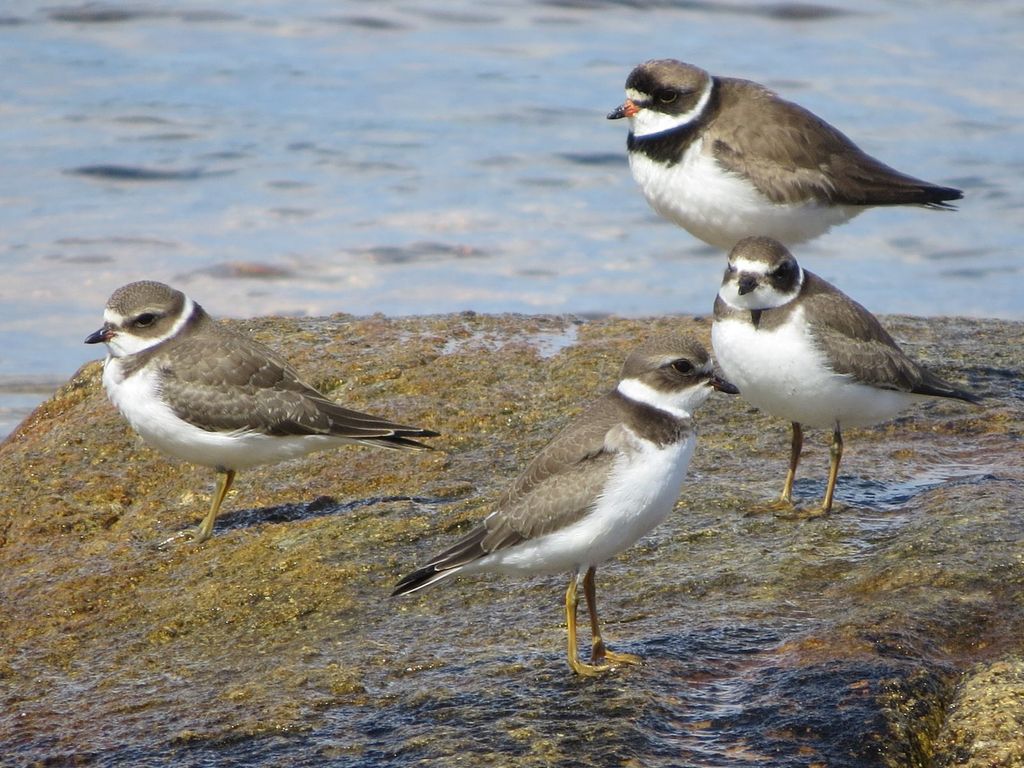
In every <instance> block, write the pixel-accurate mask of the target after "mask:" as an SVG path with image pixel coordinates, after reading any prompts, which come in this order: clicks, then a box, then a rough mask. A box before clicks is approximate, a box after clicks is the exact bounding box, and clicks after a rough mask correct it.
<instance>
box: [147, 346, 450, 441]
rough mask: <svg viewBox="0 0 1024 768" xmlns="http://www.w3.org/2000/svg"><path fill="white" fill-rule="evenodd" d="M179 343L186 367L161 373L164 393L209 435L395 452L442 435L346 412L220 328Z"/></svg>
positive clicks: (274, 357) (261, 350)
mask: <svg viewBox="0 0 1024 768" xmlns="http://www.w3.org/2000/svg"><path fill="white" fill-rule="evenodd" d="M215 327H216V328H217V331H219V332H218V333H216V334H211V333H204V334H202V335H200V336H187V337H185V338H182V339H181V340H180V341H179V343H178V344H177V345H176V349H175V353H176V356H177V357H178V358H179V359H180V360H181V361H182V363H184V364H185V365H179V366H174V365H172V364H167V365H165V366H163V367H162V368H161V370H160V374H161V391H162V393H163V396H164V399H165V400H166V401H167V403H168V405H170V407H171V408H172V409H173V410H174V412H175V414H176V415H177V416H178V417H179V418H181V419H183V420H185V421H188V422H189V423H191V424H194V425H195V426H197V427H199V428H200V429H205V430H209V431H218V432H231V431H236V430H246V429H251V430H255V431H259V432H264V433H266V434H269V435H333V436H337V437H347V438H351V439H353V440H370V441H372V442H374V443H377V444H382V445H387V444H391V445H392V446H393V447H421V448H425V447H426V446H424V445H421V444H420V443H417V442H416V441H414V440H408V439H407V438H408V436H416V437H432V436H435V435H436V434H437V433H436V432H432V431H430V430H425V429H419V428H417V427H410V426H405V425H402V424H396V423H394V422H391V421H388V420H386V419H381V418H378V417H376V416H371V415H369V414H365V413H361V412H359V411H354V410H351V409H348V408H345V407H343V406H341V405H338V404H337V403H335V402H333V401H332V400H329V399H327V398H326V397H324V396H323V395H322V394H320V393H319V392H318V391H317V390H315V389H314V388H313V387H311V386H309V385H308V384H306V383H305V382H303V381H302V380H301V379H300V378H299V375H298V373H297V372H296V370H295V369H294V368H292V366H291V365H290V364H289V363H288V362H287V361H286V360H285V359H284V358H282V357H281V356H280V355H278V354H277V353H276V352H274V351H273V350H271V349H269V348H268V347H265V346H264V345H262V344H260V343H259V342H256V341H254V340H252V339H250V338H249V337H247V336H245V335H243V334H240V333H235V332H233V331H231V330H229V329H226V328H222V327H219V326H215Z"/></svg>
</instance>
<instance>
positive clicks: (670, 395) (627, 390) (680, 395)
mask: <svg viewBox="0 0 1024 768" xmlns="http://www.w3.org/2000/svg"><path fill="white" fill-rule="evenodd" d="M616 389H617V390H618V391H619V394H621V395H623V396H624V397H627V398H629V399H630V400H632V401H634V402H637V403H643V404H644V405H649V406H651V407H652V408H657V409H658V410H659V411H665V412H666V413H670V414H672V415H673V416H675V417H676V418H680V419H688V418H690V417H691V415H692V414H693V412H694V411H695V410H696V409H697V406H699V405H700V404H701V403H703V402H704V401H705V400H707V399H708V395H710V394H711V387H710V386H707V385H706V384H697V385H695V386H692V387H687V388H686V389H681V390H677V391H675V392H662V391H661V390H658V389H655V388H654V387H652V386H650V385H649V384H645V383H644V382H642V381H640V379H623V380H622V381H620V382H619V385H618V386H617V387H616Z"/></svg>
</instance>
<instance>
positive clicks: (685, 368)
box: [672, 360, 693, 373]
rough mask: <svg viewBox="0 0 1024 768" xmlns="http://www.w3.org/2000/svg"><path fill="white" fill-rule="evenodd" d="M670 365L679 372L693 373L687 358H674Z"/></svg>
mask: <svg viewBox="0 0 1024 768" xmlns="http://www.w3.org/2000/svg"><path fill="white" fill-rule="evenodd" d="M672 367H673V368H674V369H675V370H676V371H678V372H679V373H693V363H691V362H690V361H689V360H675V361H673V363H672Z"/></svg>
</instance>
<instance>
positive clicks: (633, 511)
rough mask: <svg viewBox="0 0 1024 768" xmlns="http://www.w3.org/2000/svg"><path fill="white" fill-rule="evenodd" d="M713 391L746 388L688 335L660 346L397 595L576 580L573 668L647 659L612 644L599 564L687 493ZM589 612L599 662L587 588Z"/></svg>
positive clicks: (571, 608) (587, 671)
mask: <svg viewBox="0 0 1024 768" xmlns="http://www.w3.org/2000/svg"><path fill="white" fill-rule="evenodd" d="M712 389H721V390H723V391H727V392H733V393H734V392H735V389H734V388H732V387H731V386H730V385H729V384H728V383H727V382H724V381H722V380H721V379H719V378H717V377H716V376H715V374H714V372H713V371H712V367H711V361H710V359H709V358H708V354H707V351H706V350H705V349H704V347H703V346H702V345H701V344H699V343H698V342H696V341H694V340H692V339H689V338H685V337H678V336H660V337H656V338H653V339H651V340H650V341H648V342H647V343H645V344H644V345H642V346H641V347H639V348H638V349H636V350H635V351H633V353H632V354H630V355H629V357H627V358H626V361H625V363H624V365H623V366H622V374H621V377H620V380H619V383H618V386H616V387H615V389H613V390H612V391H611V392H609V393H608V394H606V395H605V396H604V397H602V398H601V399H599V400H597V401H596V402H595V403H593V404H592V405H591V406H590V407H589V408H588V409H587V410H585V411H584V412H583V413H582V414H580V415H579V416H578V417H576V418H575V419H574V420H573V421H571V422H570V423H569V424H568V426H566V427H565V428H564V429H563V430H562V431H561V433H559V434H558V435H557V436H556V437H555V438H554V439H553V440H552V441H551V442H550V443H548V445H547V447H545V448H544V449H543V450H542V451H541V452H540V453H539V454H537V456H536V457H534V459H533V461H531V462H530V463H529V465H528V466H527V467H526V469H525V470H524V471H523V473H522V474H521V475H520V476H519V477H518V478H517V479H516V480H515V482H513V483H512V485H511V486H509V488H508V489H507V490H506V491H505V492H504V494H502V496H501V498H500V499H499V500H498V502H497V504H496V506H495V507H494V509H493V511H492V512H491V513H490V514H489V515H488V516H487V517H486V518H485V519H484V520H483V522H482V523H481V524H480V525H479V526H477V527H476V528H474V529H473V530H471V531H470V532H469V533H468V534H466V536H464V537H463V538H462V539H460V540H459V541H457V542H456V543H455V544H454V545H452V546H451V547H450V548H448V549H446V550H445V551H444V552H442V553H441V554H439V555H438V556H437V557H434V558H432V559H431V560H430V561H429V562H428V563H427V564H426V565H424V566H423V567H421V568H419V569H417V570H416V571H414V572H412V573H410V574H409V575H408V576H406V577H405V578H403V579H402V580H401V581H400V582H399V583H398V585H397V586H396V587H395V590H394V592H393V593H392V594H393V595H400V594H406V593H409V592H415V591H416V590H418V589H422V588H424V587H426V586H429V585H430V584H433V583H435V582H437V581H440V580H441V579H446V578H448V577H450V576H453V575H455V574H456V573H461V574H470V573H478V572H481V571H496V572H500V573H519V574H538V573H559V572H562V573H564V572H569V573H571V574H572V576H571V578H570V580H569V586H568V589H567V590H566V593H565V614H566V623H567V625H568V630H569V647H568V653H569V665H570V666H571V667H572V669H573V671H574V672H576V673H577V674H580V675H595V674H598V673H600V672H603V671H605V670H609V669H611V668H613V667H615V666H617V665H620V664H636V663H639V658H637V657H636V656H633V655H630V654H622V653H613V652H612V651H609V650H608V649H607V648H605V645H604V641H603V640H602V638H601V630H600V624H599V621H598V616H597V604H596V584H595V574H596V571H597V566H598V565H600V564H601V563H603V562H604V561H605V560H607V559H609V558H610V557H612V556H614V555H615V554H617V553H618V552H621V551H622V550H624V549H626V548H627V547H630V546H632V545H633V544H634V543H635V542H636V541H637V540H638V539H639V538H640V537H641V536H643V535H644V534H645V533H647V532H648V531H650V530H651V529H652V528H654V527H655V526H656V525H658V524H659V523H660V522H661V521H662V520H664V519H665V517H666V516H667V515H668V513H669V512H671V511H672V508H673V507H674V506H675V503H676V499H677V498H678V496H679V491H680V486H681V484H682V482H683V478H684V477H685V476H686V469H687V466H688V465H689V463H690V457H691V456H692V454H693V450H694V447H695V445H696V441H697V435H696V428H695V426H694V423H693V418H692V413H693V411H694V410H695V409H696V408H697V406H699V405H700V404H701V403H703V402H704V400H705V399H707V397H708V395H710V394H711V391H712ZM581 575H582V584H583V593H584V595H585V596H586V600H587V608H588V611H589V613H590V627H591V654H590V663H589V664H588V663H585V662H582V661H580V659H579V651H578V649H577V645H576V609H577V605H578V596H577V590H578V585H579V583H580V581H581V579H580V576H581Z"/></svg>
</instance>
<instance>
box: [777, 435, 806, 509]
mask: <svg viewBox="0 0 1024 768" xmlns="http://www.w3.org/2000/svg"><path fill="white" fill-rule="evenodd" d="M803 449H804V430H803V427H801V426H800V425H799V424H798V423H797V422H795V421H794V422H793V441H792V443H790V446H789V470H788V471H787V472H786V482H785V483H783V484H782V495H781V496H780V497H779V505H780V506H792V504H793V481H794V480H796V468H797V465H798V464H799V463H800V454H801V452H802V451H803Z"/></svg>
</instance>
